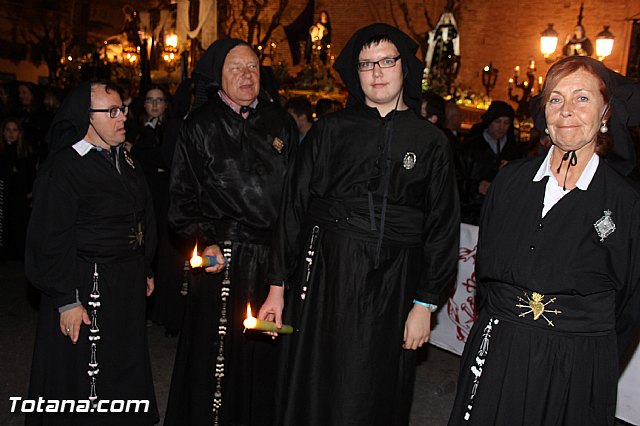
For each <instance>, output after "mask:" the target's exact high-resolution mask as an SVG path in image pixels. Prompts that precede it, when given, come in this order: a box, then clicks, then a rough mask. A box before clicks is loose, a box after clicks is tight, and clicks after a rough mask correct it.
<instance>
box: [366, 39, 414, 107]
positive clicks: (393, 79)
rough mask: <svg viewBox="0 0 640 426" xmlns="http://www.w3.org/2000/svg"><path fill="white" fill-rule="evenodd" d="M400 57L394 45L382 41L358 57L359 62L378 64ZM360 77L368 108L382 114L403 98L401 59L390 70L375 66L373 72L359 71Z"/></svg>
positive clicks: (367, 48)
mask: <svg viewBox="0 0 640 426" xmlns="http://www.w3.org/2000/svg"><path fill="white" fill-rule="evenodd" d="M398 55H399V53H398V49H397V48H396V46H395V45H394V44H393V43H390V42H388V41H381V42H380V43H378V44H374V45H372V46H369V47H365V48H364V49H362V51H361V52H360V55H359V56H358V62H377V61H380V60H382V59H390V58H395V57H397V56H398ZM358 76H359V77H360V86H361V87H362V91H363V92H364V96H365V103H366V104H367V106H370V107H373V108H378V110H380V111H381V112H382V111H388V110H389V109H393V108H394V107H395V105H396V102H397V101H398V97H402V87H403V77H402V60H401V59H398V60H397V61H396V63H395V65H394V66H392V67H389V68H380V65H378V64H375V65H374V66H373V69H372V70H369V71H358Z"/></svg>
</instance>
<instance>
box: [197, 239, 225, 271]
mask: <svg viewBox="0 0 640 426" xmlns="http://www.w3.org/2000/svg"><path fill="white" fill-rule="evenodd" d="M189 263H190V264H191V267H192V268H208V267H213V266H216V265H218V259H217V257H216V256H210V255H204V254H203V255H202V256H198V244H196V246H195V247H194V248H193V256H191V259H189ZM225 263H226V262H225Z"/></svg>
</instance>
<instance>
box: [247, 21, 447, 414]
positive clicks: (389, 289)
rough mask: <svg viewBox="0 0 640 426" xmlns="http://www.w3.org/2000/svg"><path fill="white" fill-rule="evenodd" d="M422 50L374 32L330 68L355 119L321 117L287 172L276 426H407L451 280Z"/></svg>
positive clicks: (278, 273)
mask: <svg viewBox="0 0 640 426" xmlns="http://www.w3.org/2000/svg"><path fill="white" fill-rule="evenodd" d="M416 50H417V44H416V43H415V42H414V41H413V40H411V38H409V37H408V36H407V35H406V34H404V33H403V32H401V31H400V30H398V29H396V28H394V27H391V26H389V25H386V24H373V25H370V26H368V27H365V28H363V29H361V30H359V31H358V32H356V33H355V34H354V36H353V37H352V38H351V39H350V40H349V42H348V43H347V44H346V46H345V47H344V49H343V51H342V53H341V54H340V57H339V58H338V60H337V61H336V63H335V68H336V70H337V71H338V72H339V73H340V75H341V77H342V79H343V81H344V82H345V84H346V86H347V88H348V89H349V99H348V103H347V108H346V109H344V110H341V111H338V112H336V113H333V114H330V115H327V116H324V117H322V118H320V119H319V120H318V121H317V122H316V124H315V125H314V127H313V128H312V129H311V130H310V131H309V133H308V134H307V137H306V138H305V139H304V141H303V142H302V144H301V145H300V148H299V151H298V155H297V156H296V159H295V162H294V163H293V164H292V166H291V167H290V169H289V171H288V175H287V181H286V184H285V190H284V191H285V192H284V202H283V204H282V206H281V210H280V218H279V224H278V231H277V234H276V244H275V246H274V256H273V265H272V271H271V274H270V276H269V282H270V284H271V290H270V294H269V297H268V299H267V301H266V302H265V304H264V305H263V307H262V309H261V311H260V313H259V316H260V317H261V318H266V319H273V320H275V321H276V324H281V323H282V311H283V305H284V287H283V285H284V286H285V287H287V288H288V289H289V292H288V297H287V304H286V306H287V309H286V311H285V320H286V322H289V323H291V324H293V325H294V327H295V328H296V329H297V330H298V331H297V333H296V334H294V335H293V336H291V338H289V337H287V338H285V339H287V340H286V341H284V342H283V346H284V347H283V349H284V350H283V355H282V356H281V360H282V365H281V367H282V368H281V370H280V371H281V373H280V375H279V379H281V386H280V387H279V394H278V397H279V402H280V403H279V405H278V417H277V424H278V425H283V426H294V425H295V426H298V425H305V426H321V425H350V426H357V425H362V426H371V425H406V424H408V422H409V411H410V406H411V400H412V393H413V380H414V376H415V353H416V352H415V349H417V348H418V347H420V346H422V345H424V343H426V341H427V340H428V338H429V329H430V320H431V312H432V311H434V310H435V309H436V307H437V305H438V304H439V302H440V297H441V294H442V291H443V289H444V287H445V286H446V285H447V284H448V282H449V280H450V279H451V278H452V276H453V273H454V271H455V265H456V259H457V252H458V232H459V222H458V214H459V213H458V197H457V194H456V189H455V178H454V172H453V166H452V160H451V153H450V150H449V148H448V146H447V140H446V138H445V136H444V134H442V132H440V131H439V130H437V128H436V127H435V126H433V125H432V124H431V123H429V122H428V121H426V120H424V119H422V118H420V117H419V115H418V114H419V112H420V100H421V98H420V93H421V91H420V81H421V75H422V67H421V65H420V62H419V61H418V59H417V58H416V56H415V52H416Z"/></svg>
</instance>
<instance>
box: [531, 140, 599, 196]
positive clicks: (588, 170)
mask: <svg viewBox="0 0 640 426" xmlns="http://www.w3.org/2000/svg"><path fill="white" fill-rule="evenodd" d="M554 149H555V146H553V145H552V146H551V149H549V152H548V153H547V156H546V157H545V159H544V161H543V162H542V164H541V165H540V168H539V169H538V172H537V173H536V175H535V176H534V177H533V181H534V182H540V181H541V180H542V178H543V177H545V176H551V177H553V173H552V172H551V155H552V153H553V150H554ZM598 164H600V157H598V154H596V153H595V152H594V153H593V156H592V157H591V159H590V160H589V162H588V163H587V167H585V168H584V170H583V171H582V174H581V175H580V178H579V179H578V181H577V182H576V187H577V188H579V189H581V190H583V191H586V190H587V188H589V184H591V181H592V180H593V177H594V176H595V174H596V170H598Z"/></svg>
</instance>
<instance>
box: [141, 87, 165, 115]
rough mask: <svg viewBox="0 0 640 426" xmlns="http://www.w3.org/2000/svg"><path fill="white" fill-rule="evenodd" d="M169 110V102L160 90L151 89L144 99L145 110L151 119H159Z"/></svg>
mask: <svg viewBox="0 0 640 426" xmlns="http://www.w3.org/2000/svg"><path fill="white" fill-rule="evenodd" d="M166 109H167V100H166V99H165V97H164V93H162V90H160V89H151V90H149V91H148V92H147V96H146V97H145V98H144V110H145V112H146V113H147V115H148V116H149V117H150V118H157V117H160V116H162V114H164V112H165V110H166Z"/></svg>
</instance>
